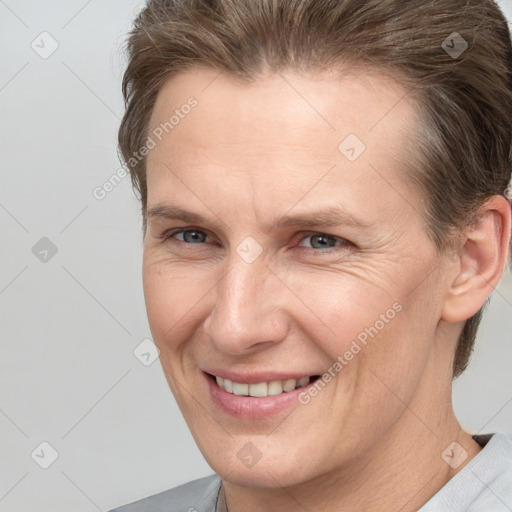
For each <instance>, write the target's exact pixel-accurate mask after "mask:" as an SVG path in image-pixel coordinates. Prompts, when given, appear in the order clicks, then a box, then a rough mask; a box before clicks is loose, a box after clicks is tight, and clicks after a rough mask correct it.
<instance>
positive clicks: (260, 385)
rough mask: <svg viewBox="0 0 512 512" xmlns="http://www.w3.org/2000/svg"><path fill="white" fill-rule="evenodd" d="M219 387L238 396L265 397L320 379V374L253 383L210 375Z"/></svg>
mask: <svg viewBox="0 0 512 512" xmlns="http://www.w3.org/2000/svg"><path fill="white" fill-rule="evenodd" d="M210 377H211V378H212V379H214V380H215V382H216V383H217V385H218V387H219V388H221V389H223V390H224V391H227V392H228V393H232V394H233V395H237V396H252V397H265V396H276V395H280V394H282V393H287V392H290V391H294V390H295V389H299V388H302V387H304V386H306V385H307V384H309V382H310V381H314V380H316V379H318V377H319V375H312V376H311V377H302V378H301V379H287V380H272V381H269V382H257V383H253V384H247V383H240V382H233V381H231V380H229V379H223V378H222V377H218V376H215V375H210Z"/></svg>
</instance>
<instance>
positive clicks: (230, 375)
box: [203, 368, 320, 384]
mask: <svg viewBox="0 0 512 512" xmlns="http://www.w3.org/2000/svg"><path fill="white" fill-rule="evenodd" d="M203 371H204V372H206V373H209V374H210V375H214V376H215V377H221V378H223V379H228V380H230V381H231V382H238V383H240V384H257V383H259V382H271V381H273V380H290V379H295V380H300V379H302V378H303V377H312V376H313V375H320V373H319V372H311V373H306V372H279V373H278V372H275V371H260V372H252V373H248V372H237V371H232V370H223V369H221V368H209V369H203Z"/></svg>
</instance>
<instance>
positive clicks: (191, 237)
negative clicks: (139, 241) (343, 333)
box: [162, 229, 208, 244]
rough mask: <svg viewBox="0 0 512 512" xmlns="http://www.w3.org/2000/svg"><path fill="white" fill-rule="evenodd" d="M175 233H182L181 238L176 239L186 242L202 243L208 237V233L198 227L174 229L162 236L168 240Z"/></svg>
mask: <svg viewBox="0 0 512 512" xmlns="http://www.w3.org/2000/svg"><path fill="white" fill-rule="evenodd" d="M176 235H182V236H183V240H179V239H178V240H179V241H180V242H183V243H186V244H196V243H203V242H205V239H206V238H207V237H208V235H207V234H206V233H205V232H204V231H201V230H200V229H176V230H174V231H169V232H167V233H165V234H164V235H163V237H162V238H163V239H164V241H165V240H169V239H170V238H174V237H175V236H176Z"/></svg>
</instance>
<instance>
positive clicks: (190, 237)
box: [183, 231, 201, 242]
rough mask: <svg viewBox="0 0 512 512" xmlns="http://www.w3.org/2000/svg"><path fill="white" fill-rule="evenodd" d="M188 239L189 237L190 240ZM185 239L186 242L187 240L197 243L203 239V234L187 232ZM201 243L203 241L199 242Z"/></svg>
mask: <svg viewBox="0 0 512 512" xmlns="http://www.w3.org/2000/svg"><path fill="white" fill-rule="evenodd" d="M191 234H192V236H191ZM187 237H188V239H187ZM183 238H184V239H185V240H187V241H188V242H190V241H191V240H192V241H197V240H198V238H199V239H200V238H201V234H200V233H198V232H197V231H185V233H184V235H183ZM199 241H201V240H199Z"/></svg>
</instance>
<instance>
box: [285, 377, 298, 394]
mask: <svg viewBox="0 0 512 512" xmlns="http://www.w3.org/2000/svg"><path fill="white" fill-rule="evenodd" d="M296 384H297V381H296V380H295V379H289V380H285V381H284V382H283V391H293V390H294V389H295V385H296Z"/></svg>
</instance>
